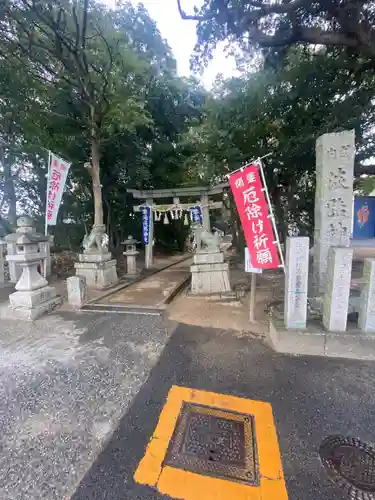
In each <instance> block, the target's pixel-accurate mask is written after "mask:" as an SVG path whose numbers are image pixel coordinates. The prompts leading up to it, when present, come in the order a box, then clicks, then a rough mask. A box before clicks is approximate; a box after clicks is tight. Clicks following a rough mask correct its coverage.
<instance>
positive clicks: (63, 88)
mask: <svg viewBox="0 0 375 500" xmlns="http://www.w3.org/2000/svg"><path fill="white" fill-rule="evenodd" d="M30 5H31V6H32V7H30ZM85 9H86V10H85ZM85 12H87V18H86V20H85V19H84V16H85ZM5 14H6V18H7V20H8V24H6V23H5V24H4V23H0V40H1V41H2V42H3V43H2V45H1V48H0V62H1V63H2V64H0V116H1V117H2V120H1V121H0V123H2V124H3V127H2V129H1V131H0V133H1V137H2V138H3V140H5V142H6V145H5V147H4V148H3V150H4V152H5V156H6V158H7V162H5V163H4V166H3V170H4V172H5V170H6V168H5V167H7V168H8V167H9V168H10V170H11V172H10V171H9V172H8V176H7V182H4V183H3V189H2V191H3V192H4V196H2V197H0V204H2V205H1V206H0V209H1V210H0V211H1V213H3V214H4V215H7V216H8V217H9V216H10V212H11V210H10V207H11V206H12V213H13V212H14V211H15V208H14V207H15V206H17V210H18V212H19V213H21V212H24V211H26V212H29V213H31V214H32V215H33V216H34V217H36V218H40V219H43V217H44V213H45V202H46V193H45V191H46V178H45V175H46V170H47V167H46V159H47V150H48V149H50V150H52V151H53V152H55V153H57V154H59V155H61V156H62V157H64V158H66V159H67V160H69V161H71V162H72V168H71V171H70V175H69V178H68V182H67V189H66V192H65V194H64V197H63V203H62V206H61V208H60V212H59V221H58V225H57V227H56V229H55V231H54V232H55V235H56V241H57V242H58V243H60V244H61V245H71V246H72V247H75V248H76V247H77V244H79V241H80V239H82V236H83V232H84V231H85V230H89V229H90V226H91V224H92V222H93V213H94V203H93V201H94V200H93V196H92V187H91V182H92V179H91V174H90V172H89V171H88V170H87V169H85V168H84V167H83V164H84V163H85V162H86V161H87V160H88V158H89V157H90V156H91V151H92V141H93V138H94V139H95V140H96V141H97V144H98V145H99V148H100V182H101V186H102V188H101V191H102V194H101V198H102V200H103V211H104V222H105V224H106V226H107V230H108V232H109V235H110V239H111V242H112V244H113V245H117V244H119V243H120V242H121V241H122V240H123V239H124V238H125V237H126V236H127V234H128V233H132V234H134V235H135V236H137V237H138V238H140V224H139V221H138V220H136V218H134V217H132V205H133V203H134V200H133V199H132V198H131V197H130V196H129V195H128V194H127V193H126V189H127V188H130V187H133V188H134V187H136V188H152V187H154V188H158V187H173V186H176V185H184V184H185V183H186V178H187V176H185V172H184V168H183V165H184V162H185V155H186V154H187V152H186V151H185V150H184V149H182V148H181V147H180V145H179V136H180V134H181V133H182V132H184V131H185V130H186V129H187V127H188V124H189V123H190V121H191V120H195V121H196V122H199V121H200V120H201V107H202V104H203V103H204V101H205V98H206V92H205V91H204V90H203V89H202V88H201V87H200V86H199V84H198V83H197V82H196V81H195V80H193V79H191V80H186V79H181V78H178V77H177V75H176V69H175V68H176V63H175V60H174V59H173V57H172V54H171V50H170V48H169V47H168V45H167V44H166V42H165V41H164V40H163V39H162V37H161V36H160V33H159V31H158V30H157V28H156V24H155V22H154V21H153V20H152V19H151V18H150V17H149V15H148V13H147V11H146V10H145V9H144V7H143V6H142V5H138V6H137V7H134V6H133V5H132V4H131V3H130V2H123V3H121V4H120V5H118V7H117V8H116V10H114V11H107V10H106V9H105V8H104V7H103V6H102V5H100V4H97V3H95V2H90V4H87V2H84V1H82V2H78V3H74V4H73V3H71V2H69V1H68V0H59V2H52V1H51V2H40V1H35V2H32V3H28V2H26V0H25V1H24V0H21V1H20V2H13V1H11V0H9V1H7V2H6V3H5ZM45 16H47V18H46V19H47V20H46V21H45V22H44V21H43V22H42V20H41V19H43V20H44V19H45ZM59 18H60V21H61V23H60V25H59V26H58V27H56V21H57V19H59ZM35 23H37V25H38V27H39V28H38V30H37V31H35ZM10 35H12V36H10ZM75 35H76V36H77V37H76V36H75ZM26 43H31V44H32V50H31V52H30V53H29V54H26V53H25V50H24V49H25V47H26ZM15 77H16V78H15ZM9 110H11V111H12V114H11V119H9V120H8V121H6V120H5V118H6V116H7V113H9ZM6 123H11V124H12V127H11V130H8V129H9V127H8V128H7V127H6V126H5V125H6ZM0 163H1V162H0ZM20 167H21V168H20ZM9 168H8V170H9ZM190 177H191V176H190ZM4 179H5V176H3V180H4ZM191 182H192V183H194V179H193V178H191ZM7 186H8V187H9V189H8V191H9V193H8V192H7V189H5V188H6V187H7ZM0 194H1V191H0ZM72 222H74V224H72Z"/></svg>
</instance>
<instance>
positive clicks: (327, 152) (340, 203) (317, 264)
mask: <svg viewBox="0 0 375 500" xmlns="http://www.w3.org/2000/svg"><path fill="white" fill-rule="evenodd" d="M354 141H355V135H354V130H346V131H344V132H339V133H333V134H324V135H322V136H321V137H319V138H318V140H317V141H316V192H315V231H314V264H313V277H314V288H315V293H316V295H319V294H323V293H324V292H325V289H326V283H327V262H328V249H329V247H331V246H340V247H348V246H349V244H350V236H351V230H352V218H353V214H352V205H353V175H354V157H355V142H354Z"/></svg>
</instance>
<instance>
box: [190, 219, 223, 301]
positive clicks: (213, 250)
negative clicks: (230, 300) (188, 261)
mask: <svg viewBox="0 0 375 500" xmlns="http://www.w3.org/2000/svg"><path fill="white" fill-rule="evenodd" d="M196 240H197V251H196V253H195V254H194V264H193V265H192V266H190V271H191V293H192V294H208V293H226V292H230V291H231V288H230V281H229V265H228V263H227V262H224V254H223V253H222V252H220V247H219V238H218V237H217V236H214V235H213V234H211V233H208V232H206V231H201V230H200V229H198V230H197V238H196Z"/></svg>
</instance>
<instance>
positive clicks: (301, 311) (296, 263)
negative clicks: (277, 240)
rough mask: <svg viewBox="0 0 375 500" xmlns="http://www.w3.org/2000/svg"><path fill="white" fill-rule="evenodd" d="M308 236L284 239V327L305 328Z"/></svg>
mask: <svg viewBox="0 0 375 500" xmlns="http://www.w3.org/2000/svg"><path fill="white" fill-rule="evenodd" d="M308 274H309V238H307V237H289V238H287V240H286V259H285V301H284V324H285V326H286V328H306V317H307V285H308Z"/></svg>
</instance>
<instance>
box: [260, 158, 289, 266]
mask: <svg viewBox="0 0 375 500" xmlns="http://www.w3.org/2000/svg"><path fill="white" fill-rule="evenodd" d="M257 164H258V166H259V170H260V175H261V177H262V182H263V188H264V192H265V194H266V199H267V203H268V207H269V210H270V218H271V222H272V227H273V231H274V233H275V238H276V245H277V248H278V250H279V254H280V260H281V265H282V268H283V270H284V272H285V262H284V255H283V253H282V251H281V245H280V240H279V235H278V232H277V228H276V221H275V216H274V214H273V209H272V204H271V199H270V195H269V193H268V188H267V183H266V178H265V175H264V172H263V163H262V160H261V158H258V160H257Z"/></svg>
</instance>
